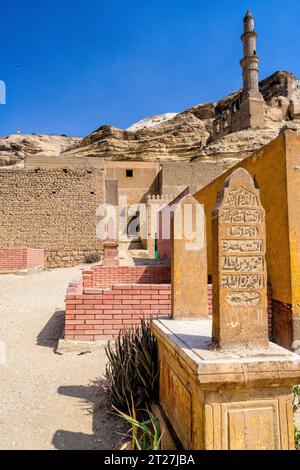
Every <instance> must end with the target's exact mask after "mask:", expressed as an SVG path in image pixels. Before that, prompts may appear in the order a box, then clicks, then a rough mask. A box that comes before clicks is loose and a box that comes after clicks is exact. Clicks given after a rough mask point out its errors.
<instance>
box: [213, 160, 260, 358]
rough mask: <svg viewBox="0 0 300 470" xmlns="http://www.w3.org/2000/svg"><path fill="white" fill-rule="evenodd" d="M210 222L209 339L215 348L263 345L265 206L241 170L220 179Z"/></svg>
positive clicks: (257, 346) (247, 176) (251, 181)
mask: <svg viewBox="0 0 300 470" xmlns="http://www.w3.org/2000/svg"><path fill="white" fill-rule="evenodd" d="M212 226H213V238H212V245H213V342H214V343H215V345H216V346H217V347H219V348H221V349H232V348H233V349H238V348H248V349H257V348H258V349H259V348H267V347H268V345H269V340H268V314H267V267H266V258H265V255H266V233H265V211H264V209H263V207H262V204H261V201H260V192H259V190H258V189H257V188H256V187H255V185H254V181H253V179H252V177H251V176H250V174H249V173H248V172H247V171H246V170H244V169H242V168H240V169H238V170H236V171H235V172H234V173H233V174H232V175H231V176H230V177H229V178H228V180H227V181H226V182H225V184H224V187H223V189H222V191H221V192H220V193H219V194H218V199H217V203H216V206H215V208H214V211H213V223H212Z"/></svg>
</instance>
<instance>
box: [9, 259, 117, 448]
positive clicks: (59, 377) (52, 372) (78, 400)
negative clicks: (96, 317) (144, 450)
mask: <svg viewBox="0 0 300 470" xmlns="http://www.w3.org/2000/svg"><path fill="white" fill-rule="evenodd" d="M79 272H80V269H78V268H70V269H59V270H54V271H44V272H41V273H38V274H32V275H30V276H24V277H23V276H13V275H5V276H1V277H0V341H2V342H3V343H4V345H5V350H6V360H5V363H4V364H1V363H0V449H37V450H39V449H112V448H113V447H114V446H115V445H116V444H117V443H118V442H119V440H120V433H122V432H123V431H124V429H123V426H122V424H121V423H120V422H119V421H118V420H117V419H116V418H115V417H114V416H113V415H110V414H107V411H106V409H105V407H104V406H102V407H101V403H102V404H103V395H102V396H101V393H100V394H99V392H98V390H99V385H98V383H99V382H98V380H99V379H100V377H101V374H102V372H103V371H104V368H105V363H106V357H105V353H104V351H103V350H98V351H94V352H92V353H91V354H87V355H83V356H78V355H76V354H66V355H63V356H60V355H57V354H54V346H55V344H56V340H57V338H58V337H59V335H60V333H61V329H62V324H63V310H64V296H65V292H66V287H67V284H68V282H69V281H70V280H72V279H73V278H74V277H75V276H76V275H78V274H79ZM0 345H1V344H0ZM0 362H1V357H0ZM96 402H97V403H98V406H100V408H99V409H98V411H97V412H96V413H95V414H94V415H93V413H92V411H93V408H94V405H95V403H96ZM99 403H100V405H99Z"/></svg>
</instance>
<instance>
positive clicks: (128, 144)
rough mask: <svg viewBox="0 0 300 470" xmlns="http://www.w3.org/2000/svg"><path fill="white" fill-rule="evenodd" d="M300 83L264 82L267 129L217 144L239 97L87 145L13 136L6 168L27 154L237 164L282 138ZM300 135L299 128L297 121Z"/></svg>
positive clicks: (94, 136)
mask: <svg viewBox="0 0 300 470" xmlns="http://www.w3.org/2000/svg"><path fill="white" fill-rule="evenodd" d="M299 83H300V82H299V81H298V80H297V79H296V77H295V76H294V75H292V74H290V73H289V72H276V73H275V74H273V75H272V76H270V77H268V78H266V79H265V80H262V81H261V82H260V91H261V93H262V95H263V97H264V100H265V108H264V109H265V124H264V126H263V127H261V128H256V129H247V130H243V131H240V132H235V133H232V134H229V135H227V136H226V137H224V138H222V139H220V140H217V141H216V140H213V132H212V130H213V120H214V119H215V117H216V116H218V115H219V114H221V113H222V112H223V111H226V109H228V108H229V106H230V104H231V102H232V100H233V99H234V98H235V97H236V95H237V93H239V91H237V92H235V93H232V94H231V95H229V96H227V97H226V98H224V99H222V100H220V101H219V102H218V103H217V104H213V103H204V104H200V105H197V106H194V107H193V108H190V109H187V110H186V111H183V112H181V113H169V114H165V115H160V116H153V117H151V118H147V119H144V120H142V121H140V122H139V123H136V124H134V125H133V126H131V127H130V128H128V129H126V130H121V129H117V128H115V127H112V126H102V127H100V128H99V129H97V130H96V131H94V132H93V133H91V134H90V135H88V136H87V137H85V138H83V139H72V138H67V137H60V136H21V135H17V136H10V137H7V138H4V139H0V165H1V164H2V165H3V164H9V163H10V164H12V163H18V162H20V161H21V160H22V159H23V158H24V157H25V155H26V154H36V153H41V154H42V155H43V156H47V155H61V156H64V155H65V156H69V157H70V156H77V157H100V158H106V159H109V160H141V161H160V160H161V161H180V160H183V161H189V160H191V159H193V160H197V159H210V160H214V159H216V160H217V159H223V160H225V162H226V165H227V164H228V165H229V166H230V165H231V164H234V163H236V161H237V160H240V159H242V158H245V157H247V156H248V155H249V154H251V153H252V152H253V151H255V150H257V149H258V148H260V147H261V146H263V145H265V144H267V143H268V142H270V141H271V140H272V139H274V138H275V137H277V135H278V134H279V132H280V129H281V128H282V127H283V126H284V125H286V124H287V121H289V120H290V117H289V111H288V107H289V102H290V100H293V101H294V102H296V103H300V84H299ZM295 129H298V123H297V122H296V121H295Z"/></svg>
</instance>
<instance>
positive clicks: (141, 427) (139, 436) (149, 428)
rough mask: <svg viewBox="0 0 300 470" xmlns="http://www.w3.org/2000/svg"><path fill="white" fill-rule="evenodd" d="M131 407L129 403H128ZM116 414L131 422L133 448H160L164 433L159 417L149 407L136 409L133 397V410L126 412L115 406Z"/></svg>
mask: <svg viewBox="0 0 300 470" xmlns="http://www.w3.org/2000/svg"><path fill="white" fill-rule="evenodd" d="M128 408H129V405H128ZM113 409H114V410H115V411H116V414H117V415H118V416H120V417H121V418H122V419H124V420H125V421H126V422H127V423H129V424H130V425H131V426H132V427H131V429H130V432H131V433H132V440H131V450H160V443H161V439H162V433H161V428H160V422H159V419H158V418H156V417H155V416H154V415H153V414H152V413H151V412H150V411H149V410H148V409H147V410H138V411H137V410H136V409H135V405H134V402H133V397H131V412H130V414H127V413H124V412H123V411H120V410H118V409H117V408H116V407H114V406H113Z"/></svg>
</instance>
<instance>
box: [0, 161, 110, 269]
mask: <svg viewBox="0 0 300 470" xmlns="http://www.w3.org/2000/svg"><path fill="white" fill-rule="evenodd" d="M104 178H105V175H104V170H101V169H97V170H95V169H94V170H86V169H77V170H71V169H62V168H61V169H52V170H46V169H35V170H33V169H32V170H22V169H18V170H16V169H14V170H0V220H1V224H0V247H1V248H15V247H22V246H26V247H28V248H41V249H44V250H45V266H46V267H63V266H74V265H76V264H79V263H81V262H83V261H84V260H85V256H86V255H87V254H88V253H91V252H94V251H97V250H99V249H101V243H100V241H99V240H98V238H97V237H96V224H97V218H96V209H97V207H98V206H99V204H101V203H103V202H104V198H105V179H104Z"/></svg>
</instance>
